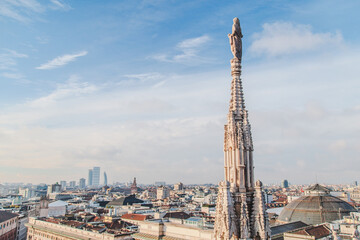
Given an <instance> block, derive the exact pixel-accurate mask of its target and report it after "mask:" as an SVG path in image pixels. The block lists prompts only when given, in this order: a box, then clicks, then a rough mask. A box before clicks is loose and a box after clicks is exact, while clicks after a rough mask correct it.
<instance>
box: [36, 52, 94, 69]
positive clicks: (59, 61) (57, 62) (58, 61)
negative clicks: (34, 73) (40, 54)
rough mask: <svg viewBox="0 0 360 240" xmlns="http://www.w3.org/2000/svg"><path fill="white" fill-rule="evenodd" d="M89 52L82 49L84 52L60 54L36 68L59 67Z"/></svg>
mask: <svg viewBox="0 0 360 240" xmlns="http://www.w3.org/2000/svg"><path fill="white" fill-rule="evenodd" d="M87 53H88V52H87V51H82V52H79V53H75V54H66V55H63V56H59V57H56V58H54V59H53V60H51V61H49V62H47V63H44V64H42V65H41V66H39V67H37V68H36V69H41V70H44V69H53V68H58V67H61V66H64V65H66V64H68V63H69V62H72V61H75V60H76V59H77V58H78V57H82V56H85V55H86V54H87Z"/></svg>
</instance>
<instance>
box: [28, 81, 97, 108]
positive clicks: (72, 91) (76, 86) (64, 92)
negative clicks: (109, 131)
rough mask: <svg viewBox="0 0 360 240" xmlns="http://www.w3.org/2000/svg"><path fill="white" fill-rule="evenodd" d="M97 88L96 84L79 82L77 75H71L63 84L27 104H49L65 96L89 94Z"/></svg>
mask: <svg viewBox="0 0 360 240" xmlns="http://www.w3.org/2000/svg"><path fill="white" fill-rule="evenodd" d="M97 90H98V87H97V86H95V85H93V84H90V83H88V82H80V77H79V76H77V75H72V76H71V77H70V78H69V79H68V81H67V82H66V83H65V84H59V85H58V86H57V88H56V90H54V91H53V92H52V93H50V94H49V95H47V96H44V97H41V98H38V99H35V100H33V101H31V102H29V105H30V106H32V107H43V106H48V105H49V104H51V103H54V102H56V101H57V100H60V99H64V98H66V97H70V96H79V95H82V94H89V93H93V92H95V91H97Z"/></svg>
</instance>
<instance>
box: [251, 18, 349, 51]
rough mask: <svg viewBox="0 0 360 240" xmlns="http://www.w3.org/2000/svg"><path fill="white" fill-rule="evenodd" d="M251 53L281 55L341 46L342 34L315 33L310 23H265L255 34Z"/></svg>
mask: <svg viewBox="0 0 360 240" xmlns="http://www.w3.org/2000/svg"><path fill="white" fill-rule="evenodd" d="M253 38H254V41H253V42H252V44H251V46H250V49H249V51H250V53H252V54H254V55H268V56H279V55H284V54H291V53H297V52H306V51H310V50H314V49H318V48H321V49H324V48H325V49H330V48H331V47H334V46H340V45H341V44H342V42H343V38H342V35H341V34H340V33H339V32H336V33H315V32H313V31H312V28H311V26H310V25H302V24H293V23H289V22H275V23H265V24H264V25H263V31H262V32H260V33H256V34H254V36H253Z"/></svg>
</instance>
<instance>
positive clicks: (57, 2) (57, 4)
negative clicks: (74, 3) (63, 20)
mask: <svg viewBox="0 0 360 240" xmlns="http://www.w3.org/2000/svg"><path fill="white" fill-rule="evenodd" d="M50 2H51V3H52V4H53V6H51V8H52V9H63V10H69V9H71V7H70V5H68V4H66V3H64V2H63V1H61V0H50Z"/></svg>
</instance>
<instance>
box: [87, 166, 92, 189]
mask: <svg viewBox="0 0 360 240" xmlns="http://www.w3.org/2000/svg"><path fill="white" fill-rule="evenodd" d="M92 185H93V170H92V169H89V175H88V186H92Z"/></svg>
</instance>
